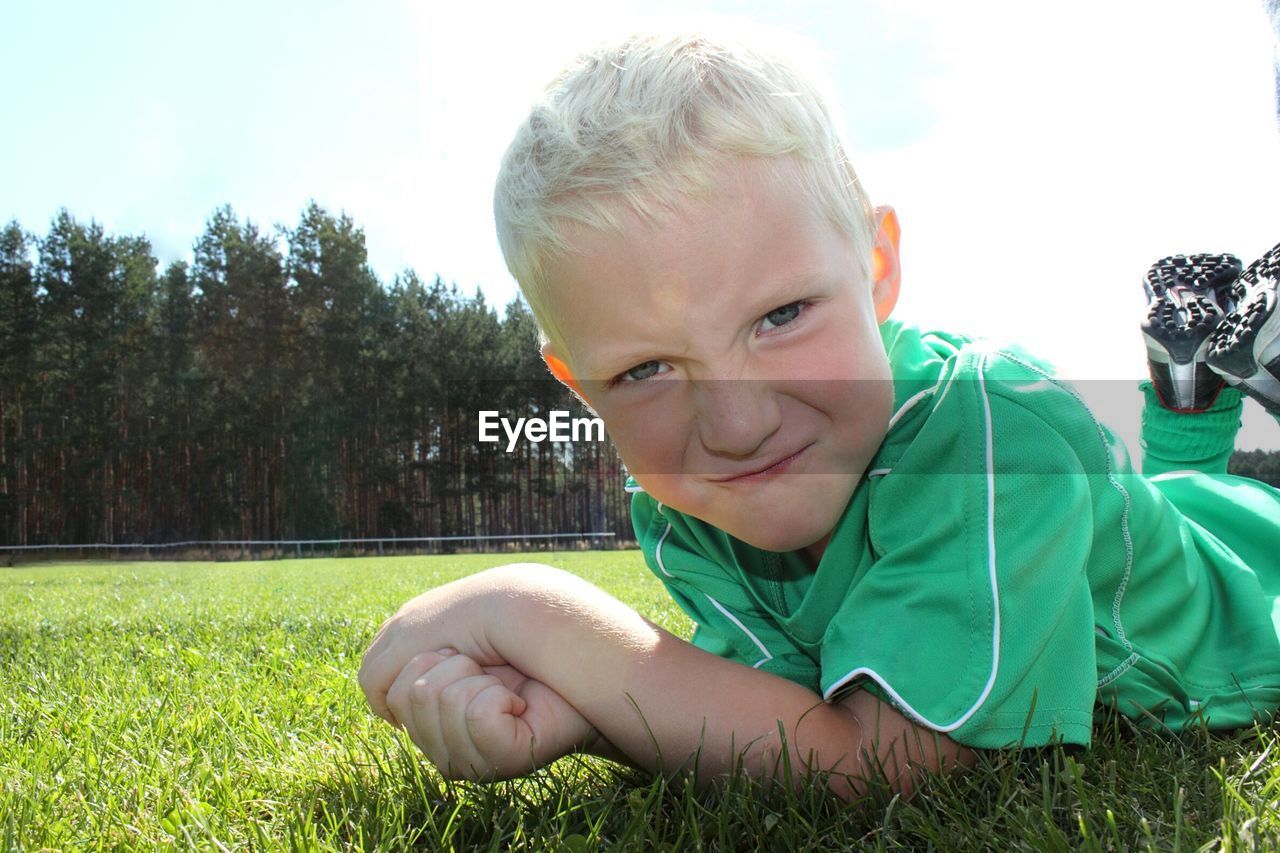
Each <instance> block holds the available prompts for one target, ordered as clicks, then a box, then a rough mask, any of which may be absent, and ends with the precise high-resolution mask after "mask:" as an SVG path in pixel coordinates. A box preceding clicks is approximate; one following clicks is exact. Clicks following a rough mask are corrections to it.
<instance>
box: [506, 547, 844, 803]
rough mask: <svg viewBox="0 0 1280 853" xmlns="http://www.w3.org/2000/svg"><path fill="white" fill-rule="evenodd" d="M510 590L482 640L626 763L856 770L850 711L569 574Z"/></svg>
mask: <svg viewBox="0 0 1280 853" xmlns="http://www.w3.org/2000/svg"><path fill="white" fill-rule="evenodd" d="M513 580H514V579H513ZM518 586H519V587H520V594H518V595H510V596H499V597H498V601H499V602H500V604H499V605H498V606H497V607H495V609H494V610H493V611H492V618H490V619H488V620H487V624H486V640H487V642H489V643H491V644H492V647H493V649H494V651H495V652H496V653H497V654H499V655H501V656H502V657H504V658H505V659H506V660H508V661H509V662H510V663H511V664H512V665H513V666H515V667H516V668H517V669H520V670H521V671H522V672H524V673H525V674H527V675H529V676H530V677H532V678H536V679H538V680H539V681H542V682H543V683H545V684H547V685H548V686H550V687H551V688H553V689H554V690H555V691H556V692H558V693H559V694H560V695H561V696H563V697H564V698H565V699H566V700H567V701H568V702H569V703H570V704H572V705H573V706H574V707H575V708H576V709H577V710H578V711H579V712H580V713H581V714H582V715H583V716H585V717H586V718H587V719H588V720H589V721H590V722H591V723H592V725H594V726H595V727H596V729H597V730H599V731H600V733H601V735H602V736H603V737H604V738H605V740H606V741H607V742H608V743H609V744H612V745H613V746H614V747H616V749H617V750H619V751H620V752H622V753H623V754H624V755H625V756H627V757H628V758H629V759H630V760H631V762H632V763H634V764H636V765H638V766H640V767H644V768H647V769H651V770H655V771H660V772H667V773H670V772H674V771H678V770H682V769H683V770H693V769H695V763H696V770H697V771H698V773H699V775H700V776H703V777H704V778H711V777H717V776H722V775H724V774H726V773H730V772H733V771H735V770H737V769H739V768H740V769H741V770H742V771H744V772H746V773H748V774H750V775H752V776H755V777H757V778H767V777H773V776H775V775H779V774H781V773H782V772H783V767H784V766H787V764H789V766H790V768H791V772H792V773H794V774H795V775H796V776H803V775H806V772H807V770H808V769H810V768H812V769H817V770H822V771H835V772H837V773H840V774H849V775H851V776H854V777H856V776H859V775H863V768H862V766H861V750H862V747H863V743H862V740H863V726H862V725H861V724H860V722H859V721H858V719H857V718H855V717H854V715H853V714H852V713H850V712H849V711H848V710H847V709H844V708H841V707H839V706H832V705H827V704H825V703H823V702H822V700H821V698H820V697H819V696H817V695H816V694H815V693H813V692H811V691H809V690H807V689H805V688H804V687H801V686H800V685H798V684H794V683H792V682H789V681H786V680H785V679H781V678H778V677H777V676H774V675H771V674H769V673H765V672H761V671H759V670H754V669H750V668H748V667H745V666H742V665H740V664H737V663H734V662H731V661H727V660H724V659H722V658H718V657H716V656H714V655H711V654H708V653H706V652H703V651H702V650H700V649H697V648H694V647H693V646H692V645H690V644H689V643H686V642H684V641H683V640H680V639H679V638H677V637H675V636H673V635H672V634H670V633H668V632H666V631H663V630H662V629H661V628H658V627H657V626H655V625H653V624H651V623H649V622H648V621H646V620H644V619H643V618H641V617H640V616H639V615H638V614H636V613H635V611H633V610H631V609H630V608H628V607H626V606H625V605H623V604H621V603H620V602H618V601H617V600H616V599H613V598H612V597H610V596H608V595H607V594H605V593H603V592H601V591H600V590H598V589H596V588H595V587H592V586H591V585H590V584H587V583H586V582H584V581H581V580H579V579H577V578H573V577H572V576H569V575H564V574H563V573H559V572H556V571H555V570H547V572H545V573H543V574H541V576H539V573H538V572H537V571H533V572H531V573H529V574H526V575H524V576H522V577H520V578H519V579H518ZM780 727H781V732H780V731H779V729H780ZM784 737H785V739H786V747H787V748H788V755H787V756H786V762H787V763H786V764H784V762H783V761H782V757H783V751H782V750H783V747H782V740H783V738H784Z"/></svg>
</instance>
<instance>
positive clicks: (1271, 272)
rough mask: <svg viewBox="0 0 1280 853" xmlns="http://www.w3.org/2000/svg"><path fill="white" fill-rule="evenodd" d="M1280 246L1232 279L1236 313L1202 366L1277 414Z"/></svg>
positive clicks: (1279, 411) (1279, 410)
mask: <svg viewBox="0 0 1280 853" xmlns="http://www.w3.org/2000/svg"><path fill="white" fill-rule="evenodd" d="M1278 282H1280V245H1277V246H1274V247H1272V249H1271V250H1270V251H1268V252H1267V253H1266V254H1265V255H1263V256H1262V257H1260V258H1258V260H1256V261H1254V262H1253V263H1251V264H1249V268H1248V269H1246V270H1245V271H1244V272H1243V273H1241V275H1240V277H1239V279H1237V281H1236V286H1235V292H1234V294H1233V295H1234V297H1235V301H1236V306H1235V309H1234V310H1232V311H1230V312H1229V313H1228V314H1227V316H1226V317H1225V318H1224V319H1223V321H1222V323H1221V324H1220V325H1219V326H1218V329H1217V330H1216V331H1215V332H1214V334H1213V335H1211V336H1210V340H1209V349H1208V353H1207V355H1206V362H1207V363H1208V365H1209V367H1210V368H1211V369H1212V370H1214V372H1216V373H1218V374H1219V375H1221V376H1223V377H1224V378H1225V379H1226V381H1227V382H1230V383H1231V384H1232V385H1234V386H1236V387H1237V388H1239V389H1240V390H1241V391H1243V392H1244V393H1246V394H1248V395H1249V396H1250V397H1253V398H1254V399H1255V400H1257V401H1258V402H1259V403H1261V404H1262V405H1263V406H1264V407H1265V408H1266V409H1267V411H1269V412H1272V413H1274V414H1277V415H1280V312H1277V311H1276V287H1277V284H1278Z"/></svg>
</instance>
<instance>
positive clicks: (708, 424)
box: [694, 379, 782, 456]
mask: <svg viewBox="0 0 1280 853" xmlns="http://www.w3.org/2000/svg"><path fill="white" fill-rule="evenodd" d="M694 399H695V405H696V410H697V415H698V437H699V438H700V439H701V441H702V444H703V446H704V447H706V448H707V450H709V451H711V452H713V453H722V454H725V455H729V456H750V455H751V454H753V453H755V452H756V451H757V450H759V449H760V447H761V445H763V444H764V443H765V442H766V441H767V440H768V439H769V437H770V436H772V435H773V434H774V433H775V432H777V431H778V427H779V426H781V423H782V418H781V412H780V409H779V407H778V404H777V401H776V400H775V399H774V397H773V394H772V393H770V391H769V389H768V387H767V386H766V385H765V383H762V382H758V381H752V380H746V379H738V380H735V379H722V380H710V381H703V382H697V383H695V390H694Z"/></svg>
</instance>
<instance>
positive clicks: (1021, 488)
mask: <svg viewBox="0 0 1280 853" xmlns="http://www.w3.org/2000/svg"><path fill="white" fill-rule="evenodd" d="M881 334H882V337H883V338H884V344H885V349H886V352H887V353H888V355H889V362H890V365H891V367H892V371H893V376H894V397H895V402H894V414H893V416H892V418H891V420H890V426H889V430H888V433H887V434H886V436H885V438H884V441H883V443H882V445H881V447H880V449H879V451H878V452H877V454H876V456H875V458H874V459H873V461H872V463H871V464H870V465H869V466H868V469H867V471H866V472H865V473H864V475H863V476H862V478H861V480H860V482H859V484H858V486H857V488H856V490H855V492H854V494H853V496H852V498H851V499H850V501H849V505H848V507H847V508H846V509H845V512H844V514H843V516H842V517H841V519H840V522H839V524H838V526H837V528H836V530H835V531H834V532H833V535H832V537H831V540H830V543H829V545H828V546H827V549H826V551H825V552H824V554H823V556H822V559H821V561H820V562H819V564H818V566H817V567H816V569H814V568H810V567H808V566H807V565H806V564H805V562H804V561H803V559H802V558H801V557H800V555H799V554H797V553H773V552H767V551H762V550H760V549H758V548H755V547H752V546H750V545H747V544H746V543H744V542H742V541H741V540H738V539H736V538H734V537H732V536H729V535H728V534H726V533H724V532H722V531H720V530H718V529H716V528H714V527H712V526H710V525H708V524H705V523H704V522H702V521H700V520H698V519H696V518H693V517H691V516H688V515H685V514H683V513H680V512H677V511H675V510H672V509H671V508H670V507H666V506H663V505H661V504H659V503H658V502H657V501H655V500H654V499H653V498H651V497H650V496H649V495H647V494H645V493H644V492H642V491H639V490H638V487H637V486H636V485H635V484H634V481H633V482H632V483H630V484H629V487H630V488H631V489H632V490H633V491H634V492H635V494H634V495H633V498H632V505H631V513H632V521H633V523H634V525H635V531H636V536H637V538H638V540H639V542H640V545H641V548H642V550H643V552H644V555H645V559H646V561H647V562H648V564H649V566H650V568H651V569H652V570H653V571H654V573H655V574H656V575H657V576H658V578H659V579H660V580H661V581H662V582H663V583H664V584H665V585H666V588H667V590H668V591H669V593H670V594H671V596H672V598H673V599H674V600H675V601H676V602H677V603H678V604H679V605H680V606H681V607H682V608H683V609H684V611H685V612H686V613H688V614H689V616H690V617H691V618H692V619H693V620H694V621H695V622H696V623H697V629H696V631H695V633H694V636H693V643H694V645H696V646H698V647H700V648H703V649H706V650H707V651H710V652H713V653H715V654H717V655H720V656H722V657H726V658H730V659H732V660H736V661H739V662H741V663H743V664H745V665H747V666H753V667H757V668H760V669H764V670H766V671H769V672H772V673H775V674H777V675H779V676H782V677H784V678H788V679H790V680H792V681H795V682H797V683H799V684H802V685H805V686H807V687H809V688H810V689H812V690H814V691H815V692H816V693H820V694H821V695H822V696H823V698H824V699H826V700H828V701H834V700H838V699H840V698H842V697H843V696H844V695H845V694H846V693H847V691H850V690H854V689H870V690H872V691H873V692H875V693H876V694H877V695H878V696H879V697H880V698H882V699H884V700H886V701H889V702H892V703H893V704H894V705H895V706H897V707H898V708H900V709H901V710H902V711H903V712H904V713H905V714H907V715H908V716H909V717H911V718H913V719H915V720H916V721H917V722H919V723H921V724H923V725H925V726H927V727H929V728H931V729H935V730H938V731H941V732H944V733H947V734H948V735H949V736H950V737H952V738H953V739H955V740H956V741H958V742H960V743H962V744H966V745H969V746H973V747H980V748H997V747H1004V746H1016V745H1019V744H1021V745H1024V746H1034V745H1042V744H1045V743H1049V742H1051V741H1053V740H1055V739H1060V740H1062V741H1065V742H1070V743H1079V744H1088V743H1089V740H1090V734H1091V728H1092V720H1093V712H1094V707H1095V704H1096V703H1097V702H1107V703H1112V704H1114V705H1116V706H1117V707H1118V708H1119V709H1120V710H1121V712H1123V713H1126V714H1128V715H1130V716H1133V717H1135V718H1139V719H1143V720H1147V721H1150V720H1152V719H1158V720H1162V721H1163V722H1164V723H1165V724H1166V725H1169V726H1171V727H1174V728H1179V727H1182V726H1184V725H1186V724H1187V723H1188V722H1190V721H1192V720H1194V719H1196V718H1197V714H1202V715H1204V717H1205V718H1206V719H1208V721H1209V722H1210V723H1211V724H1212V725H1214V726H1215V727H1228V726H1238V725H1242V724H1246V723H1249V722H1251V721H1252V720H1253V719H1254V717H1255V714H1256V713H1269V712H1270V711H1272V710H1273V709H1275V708H1276V707H1277V706H1280V640H1277V630H1276V626H1275V623H1274V622H1273V620H1272V610H1273V605H1274V604H1275V603H1276V596H1277V593H1280V568H1277V563H1280V559H1277V558H1276V557H1275V555H1277V554H1280V501H1278V500H1277V499H1276V493H1275V492H1274V491H1272V490H1270V489H1269V488H1268V487H1266V486H1263V485H1262V484H1259V483H1256V482H1254V481H1252V480H1245V479H1244V478H1234V477H1208V476H1205V475H1194V476H1187V477H1171V478H1167V479H1165V480H1162V481H1160V482H1153V481H1151V480H1147V479H1145V478H1144V477H1142V476H1141V475H1139V474H1136V473H1135V472H1134V471H1133V469H1132V467H1131V465H1130V462H1129V458H1128V454H1127V452H1126V451H1125V449H1124V447H1123V445H1122V444H1121V443H1120V442H1119V441H1118V440H1117V439H1116V438H1115V437H1114V436H1113V435H1112V434H1111V432H1110V431H1109V430H1107V429H1106V428H1105V427H1104V426H1102V425H1101V424H1099V423H1098V422H1097V421H1096V420H1095V419H1094V418H1093V416H1092V415H1091V414H1090V412H1089V410H1088V409H1087V407H1086V406H1085V405H1084V403H1083V402H1082V401H1081V400H1080V398H1079V396H1078V395H1077V394H1076V392H1075V391H1074V390H1073V389H1072V388H1071V387H1070V386H1068V385H1066V384H1064V383H1062V382H1061V381H1059V380H1057V379H1055V378H1053V377H1052V376H1051V374H1050V372H1049V371H1048V370H1047V369H1046V368H1045V367H1044V366H1043V365H1042V364H1040V363H1039V362H1037V361H1036V360H1034V359H1033V358H1032V357H1031V356H1029V355H1027V354H1026V353H1024V352H1022V351H1021V350H1017V349H996V348H994V347H992V346H990V345H984V344H980V343H975V342H973V341H970V340H968V339H966V338H963V337H960V336H956V335H950V334H945V333H940V332H929V333H921V332H920V331H919V330H917V329H914V328H912V327H909V326H904V325H902V324H900V323H897V322H893V321H890V322H886V323H885V324H883V325H882V326H881ZM1162 489H1163V490H1167V491H1170V492H1171V494H1170V495H1166V494H1165V491H1162ZM1246 493H1247V494H1246ZM1174 498H1176V500H1177V503H1175V502H1174V500H1173V499H1174ZM1237 499H1239V500H1237ZM1233 501H1234V503H1233ZM1241 503H1243V504H1245V505H1247V506H1248V507H1249V508H1250V511H1251V512H1252V514H1251V515H1250V514H1246V515H1247V517H1246V518H1243V519H1242V518H1240V517H1239V514H1238V513H1237V512H1236V505H1237V504H1241ZM1189 516H1192V517H1189ZM1208 516H1213V519H1211V521H1212V523H1213V525H1215V526H1214V529H1212V530H1211V529H1210V528H1209V527H1206V526H1205V524H1206V523H1207V522H1206V519H1207V518H1208ZM1193 517H1194V518H1195V519H1196V520H1193ZM1259 523H1261V524H1264V525H1267V524H1269V525H1270V526H1269V527H1266V528H1264V529H1259V528H1258V526H1257V525H1258V524H1259ZM1264 562H1265V563H1266V565H1267V566H1268V568H1269V571H1268V572H1265V573H1264V572H1263V571H1262V564H1263V563H1264Z"/></svg>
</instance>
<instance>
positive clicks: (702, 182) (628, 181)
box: [494, 22, 874, 356]
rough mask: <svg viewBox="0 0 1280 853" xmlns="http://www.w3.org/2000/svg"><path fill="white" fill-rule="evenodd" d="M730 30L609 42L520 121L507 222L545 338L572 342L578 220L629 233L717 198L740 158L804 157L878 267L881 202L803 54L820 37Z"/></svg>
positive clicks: (498, 206) (502, 192) (512, 261)
mask: <svg viewBox="0 0 1280 853" xmlns="http://www.w3.org/2000/svg"><path fill="white" fill-rule="evenodd" d="M716 30H717V31H716V34H715V35H710V34H708V32H707V31H705V30H698V31H683V32H682V31H650V32H644V33H639V34H633V35H631V36H628V37H626V38H624V39H623V40H621V41H618V42H612V43H607V44H603V45H601V46H598V47H596V48H595V49H593V50H591V51H588V52H587V53H584V54H582V55H581V56H579V57H578V58H577V59H576V60H574V61H573V62H572V63H570V65H569V66H567V67H566V68H565V69H564V70H563V71H561V72H560V73H559V74H558V75H557V76H556V77H555V78H554V79H553V80H552V81H551V83H550V84H549V85H548V86H547V87H546V89H545V90H544V94H543V97H542V98H541V100H539V101H538V102H537V103H536V104H534V106H533V108H532V109H531V110H530V112H529V115H528V117H527V118H525V120H524V121H523V122H522V123H521V124H520V126H519V128H518V129H517V130H516V135H515V139H514V140H513V141H512V143H511V145H510V146H509V147H508V149H507V151H506V154H505V155H504V156H503V158H502V165H501V167H500V169H499V171H498V178H497V185H496V188H495V191H494V219H495V221H496V224H497V229H498V243H499V245H500V247H501V249H502V254H503V257H504V258H505V260H506V263H507V268H508V269H509V270H510V271H511V274H512V276H514V277H515V279H516V282H517V283H518V284H519V285H520V289H521V291H523V293H524V295H525V299H527V300H528V302H529V306H530V308H531V309H532V310H533V313H534V316H535V317H536V318H537V320H538V324H539V326H540V327H541V329H542V333H543V335H544V340H546V339H550V340H552V341H555V342H556V343H557V345H561V344H563V338H562V336H561V335H560V334H559V330H558V327H557V323H556V317H555V316H554V312H552V311H550V310H549V308H548V300H547V295H548V292H549V290H550V288H551V286H552V282H549V281H548V280H547V272H546V270H547V265H548V264H549V263H550V262H551V261H552V260H554V259H555V258H556V257H557V256H559V255H561V254H563V253H570V252H572V251H573V247H572V246H571V244H570V243H569V241H568V240H567V239H566V237H565V235H564V230H563V226H564V225H565V224H566V223H576V224H578V225H581V226H585V227H586V228H588V229H591V230H595V231H601V232H604V233H612V234H618V235H622V234H624V233H625V228H626V219H625V218H624V217H623V216H622V215H620V214H622V213H623V212H624V211H630V212H631V213H632V214H635V215H636V216H638V217H640V219H641V220H643V221H653V219H654V216H655V214H656V213H658V212H659V211H661V210H674V209H677V207H678V206H679V204H680V202H681V201H682V200H687V199H705V198H707V197H708V196H709V195H710V194H711V193H713V192H714V190H715V189H716V186H715V181H714V175H715V174H716V173H717V172H718V171H719V170H720V168H721V167H722V166H724V165H725V164H726V163H727V162H728V161H730V160H731V159H733V158H736V157H763V158H774V159H781V158H788V159H789V160H792V161H794V162H795V163H796V164H797V165H798V167H799V168H798V169H793V170H787V171H786V172H785V174H788V175H793V176H794V178H793V180H794V181H795V182H797V183H798V184H799V185H800V188H801V189H802V190H803V191H804V192H805V193H806V195H807V196H808V197H809V198H811V199H813V201H814V203H815V205H816V208H817V210H818V211H819V212H820V213H821V214H822V215H824V216H825V218H826V219H827V220H828V221H830V222H831V223H832V224H833V225H834V226H835V227H836V228H838V229H839V230H840V231H841V232H843V233H844V234H846V235H847V236H848V237H849V238H850V239H851V241H852V243H853V247H854V249H855V251H856V254H857V256H858V257H859V258H861V259H862V262H863V264H864V265H868V264H869V262H870V261H869V259H870V252H871V247H872V242H873V239H874V232H873V226H872V213H871V207H870V204H869V203H868V201H867V197H866V194H865V193H864V192H863V190H862V187H861V185H860V184H859V182H858V178H857V175H856V174H855V173H854V170H853V167H852V165H851V164H850V162H849V159H848V156H847V155H846V151H847V146H846V145H845V143H844V141H843V139H842V137H841V133H840V131H839V129H838V122H837V119H836V116H835V114H834V112H833V108H832V106H831V104H830V103H829V102H828V99H827V98H825V97H824V96H823V90H822V87H823V85H824V83H823V78H822V76H821V75H819V74H817V73H816V72H815V71H814V70H813V69H811V68H808V67H806V62H805V61H804V60H803V59H802V57H804V56H805V55H806V54H807V55H812V54H813V53H814V49H813V47H812V46H811V45H809V46H807V47H806V46H804V45H801V44H798V43H797V42H796V40H794V38H793V37H790V36H788V35H785V34H782V33H777V32H772V31H761V30H759V29H755V28H751V27H747V26H744V25H742V24H741V23H740V24H737V25H735V26H734V27H732V28H731V29H726V27H725V25H724V23H723V22H718V23H717V25H716ZM788 43H789V44H788ZM788 48H789V49H788ZM779 174H783V172H779ZM864 272H866V269H865V267H864ZM563 354H564V355H566V356H567V355H568V353H567V352H565V353H563Z"/></svg>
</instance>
